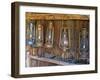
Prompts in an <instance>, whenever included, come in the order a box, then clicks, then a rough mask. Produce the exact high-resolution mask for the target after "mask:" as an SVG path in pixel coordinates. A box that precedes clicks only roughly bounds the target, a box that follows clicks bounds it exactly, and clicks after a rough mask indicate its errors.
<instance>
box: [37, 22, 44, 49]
mask: <svg viewBox="0 0 100 80" xmlns="http://www.w3.org/2000/svg"><path fill="white" fill-rule="evenodd" d="M36 45H37V47H40V46H42V45H43V25H42V24H41V21H37V24H36Z"/></svg>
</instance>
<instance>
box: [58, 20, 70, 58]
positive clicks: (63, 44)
mask: <svg viewBox="0 0 100 80" xmlns="http://www.w3.org/2000/svg"><path fill="white" fill-rule="evenodd" d="M59 45H60V48H61V49H62V50H63V53H62V55H61V56H62V58H63V59H66V58H68V50H69V35H68V28H67V27H66V25H65V24H64V21H62V28H61V31H60V44H59Z"/></svg>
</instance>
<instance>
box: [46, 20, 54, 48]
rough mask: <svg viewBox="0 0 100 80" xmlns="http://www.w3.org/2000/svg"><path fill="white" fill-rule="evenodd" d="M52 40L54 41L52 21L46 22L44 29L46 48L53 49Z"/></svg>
mask: <svg viewBox="0 0 100 80" xmlns="http://www.w3.org/2000/svg"><path fill="white" fill-rule="evenodd" d="M53 39H54V25H53V22H52V21H49V22H48V26H47V28H46V42H45V45H46V47H53Z"/></svg>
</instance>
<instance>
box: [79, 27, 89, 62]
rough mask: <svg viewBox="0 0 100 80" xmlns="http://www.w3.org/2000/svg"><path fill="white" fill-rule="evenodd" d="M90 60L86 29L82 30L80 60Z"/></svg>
mask: <svg viewBox="0 0 100 80" xmlns="http://www.w3.org/2000/svg"><path fill="white" fill-rule="evenodd" d="M88 58H89V42H88V32H87V29H86V28H82V30H81V37H80V59H82V60H87V62H88V61H89V60H88Z"/></svg>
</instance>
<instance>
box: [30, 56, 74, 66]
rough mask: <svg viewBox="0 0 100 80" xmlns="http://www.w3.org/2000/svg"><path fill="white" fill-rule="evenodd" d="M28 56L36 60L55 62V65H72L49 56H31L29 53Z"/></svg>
mask: <svg viewBox="0 0 100 80" xmlns="http://www.w3.org/2000/svg"><path fill="white" fill-rule="evenodd" d="M29 57H30V59H34V60H38V61H42V62H48V63H52V64H57V65H61V66H64V65H72V64H71V63H66V62H63V61H57V60H54V59H49V58H44V57H38V56H31V55H30V56H29Z"/></svg>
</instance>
